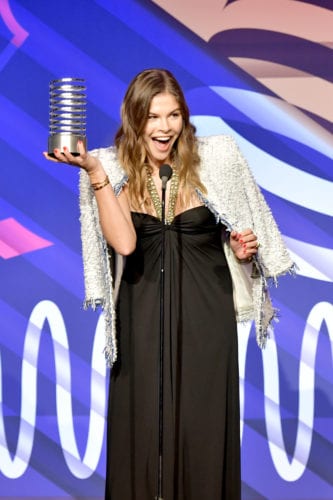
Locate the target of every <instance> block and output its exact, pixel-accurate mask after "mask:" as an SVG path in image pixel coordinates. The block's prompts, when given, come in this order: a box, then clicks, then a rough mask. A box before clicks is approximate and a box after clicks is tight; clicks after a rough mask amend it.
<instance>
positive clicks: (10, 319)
mask: <svg viewBox="0 0 333 500" xmlns="http://www.w3.org/2000/svg"><path fill="white" fill-rule="evenodd" d="M332 42H333V6H332V1H331V0H312V1H310V0H304V1H297V0H230V1H222V0H205V1H200V0H161V1H148V0H144V1H135V0H95V1H94V0H67V1H66V0H20V1H18V0H0V179H1V181H0V293H1V296H0V335H1V338H0V348H1V358H0V359H1V365H0V369H1V377H0V398H1V400H0V405H1V406H0V471H1V472H0V496H1V498H6V499H9V498H12V497H16V498H23V497H30V498H43V499H45V498H57V499H60V498H90V499H93V498H96V499H97V498H101V497H102V495H103V484H104V467H105V408H106V389H107V378H108V373H107V371H106V368H105V363H104V358H103V354H102V349H103V333H102V320H101V319H100V315H99V313H98V312H95V313H93V312H91V311H90V312H86V311H83V308H82V303H83V298H84V296H83V295H84V291H83V279H82V265H81V244H80V233H79V221H78V217H79V211H78V189H77V181H78V172H77V171H76V170H75V169H72V168H71V167H68V166H62V165H55V164H51V163H49V162H47V161H46V160H44V158H43V156H42V151H43V150H45V149H46V145H47V137H48V85H49V81H50V80H52V79H54V78H59V77H64V76H73V77H82V78H85V79H86V81H87V87H88V88H87V93H88V142H89V147H91V148H93V147H97V146H107V145H109V144H110V143H111V142H112V141H113V136H114V133H115V131H116V129H117V125H118V124H119V108H120V103H121V100H122V98H123V96H124V91H125V88H126V87H127V85H128V83H129V81H130V80H131V79H132V77H133V76H134V75H135V74H136V73H137V72H139V71H140V70H142V69H144V68H149V67H166V68H169V69H170V70H171V71H172V72H173V73H174V74H175V75H176V77H177V78H178V79H179V81H180V82H181V84H182V86H183V88H184V90H185V93H186V97H187V99H188V102H189V105H190V108H191V115H192V120H193V123H194V124H195V125H196V126H197V130H198V134H199V135H206V134H220V133H227V134H229V133H230V134H233V135H234V136H235V137H236V139H237V141H238V143H239V146H240V147H241V149H242V151H243V153H244V155H245V156H246V157H247V158H248V160H249V163H250V165H251V168H252V170H253V173H254V175H255V177H256V179H257V181H258V183H259V184H260V186H261V187H262V190H263V193H264V195H265V196H266V199H267V201H268V203H269V204H270V206H271V208H272V210H273V213H274V214H275V217H276V219H277V221H278V224H279V226H280V228H281V231H282V233H283V236H284V239H285V241H286V243H287V245H288V247H289V249H290V252H291V254H292V256H293V258H294V259H295V262H296V263H297V265H298V267H299V273H298V277H297V278H294V277H291V276H289V277H286V278H284V279H283V280H282V281H281V284H280V285H279V286H278V287H277V288H274V286H273V288H272V294H273V298H274V303H275V306H276V307H277V308H278V309H279V314H280V321H279V323H277V324H276V326H275V333H274V335H272V337H271V340H270V341H269V343H268V346H267V349H266V350H265V351H264V352H261V351H260V350H259V349H258V348H257V346H256V343H255V339H254V332H253V331H252V328H251V325H242V326H241V327H240V329H239V339H240V353H239V357H240V375H241V413H242V429H241V431H242V478H243V499H244V500H252V499H253V500H263V499H269V500H284V499H286V500H287V499H288V500H291V499H295V500H296V499H297V500H300V499H304V500H305V499H308V500H310V499H311V500H323V499H330V500H331V499H332V498H333V473H332V463H333V446H332V444H333V411H332V410H333V376H332V373H333V371H332V359H333V357H332V352H333V347H332V346H333V285H332V280H333V258H332V253H333V252H332V247H333V227H332V215H333V183H332V170H333V165H332V157H333V147H332V129H333V127H332V117H333V104H332V95H333V85H332V80H333V69H332V68H333V57H332V47H333V43H332ZM217 182H218V179H217ZM203 500H204V499H203ZM207 500H209V499H207Z"/></svg>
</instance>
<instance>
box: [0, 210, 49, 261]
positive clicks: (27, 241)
mask: <svg viewBox="0 0 333 500" xmlns="http://www.w3.org/2000/svg"><path fill="white" fill-rule="evenodd" d="M51 245H53V243H52V242H51V241H48V240H45V239H44V238H41V237H40V236H37V235H36V234H34V233H33V232H31V231H29V229H26V228H25V227H24V226H22V225H21V224H20V223H19V222H17V221H16V220H15V219H13V218H8V219H4V220H2V221H0V257H2V258H3V259H10V258H12V257H16V256H17V255H21V254H23V253H27V252H33V251H34V250H39V249H41V248H45V247H49V246H51Z"/></svg>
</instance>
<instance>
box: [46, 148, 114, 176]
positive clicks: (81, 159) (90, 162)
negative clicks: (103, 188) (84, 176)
mask: <svg viewBox="0 0 333 500" xmlns="http://www.w3.org/2000/svg"><path fill="white" fill-rule="evenodd" d="M77 152H78V153H79V155H78V156H74V155H72V154H71V153H70V152H69V150H68V148H66V147H64V148H63V150H62V151H61V150H60V149H54V151H53V154H54V157H52V156H50V155H49V154H48V153H47V152H44V153H43V155H44V157H45V158H46V159H47V160H49V161H53V162H56V163H66V164H67V165H73V166H74V167H79V168H83V169H84V170H85V171H86V172H87V173H88V175H89V177H90V182H91V183H95V182H101V181H102V180H103V179H104V178H105V172H104V169H103V166H102V164H101V162H100V160H99V159H98V158H95V157H94V156H91V155H90V154H89V153H87V151H86V150H85V147H84V145H83V142H82V141H78V143H77Z"/></svg>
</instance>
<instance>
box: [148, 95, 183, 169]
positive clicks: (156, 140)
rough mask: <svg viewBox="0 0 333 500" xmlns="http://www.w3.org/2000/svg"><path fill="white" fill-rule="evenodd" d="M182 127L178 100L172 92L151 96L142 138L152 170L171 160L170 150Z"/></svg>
mask: <svg viewBox="0 0 333 500" xmlns="http://www.w3.org/2000/svg"><path fill="white" fill-rule="evenodd" d="M182 128H183V118H182V115H181V112H180V109H179V107H178V102H177V101H176V98H175V97H174V96H173V95H172V94H168V93H165V94H159V95H157V96H155V97H153V99H152V101H151V105H150V109H149V115H148V120H147V125H146V127H145V130H144V134H143V139H144V143H145V147H146V150H147V155H148V158H149V163H150V165H151V166H153V167H154V170H156V169H159V168H160V166H161V165H162V164H163V163H170V162H171V151H172V148H173V146H174V144H175V142H176V140H177V139H178V137H179V134H180V133H181V131H182Z"/></svg>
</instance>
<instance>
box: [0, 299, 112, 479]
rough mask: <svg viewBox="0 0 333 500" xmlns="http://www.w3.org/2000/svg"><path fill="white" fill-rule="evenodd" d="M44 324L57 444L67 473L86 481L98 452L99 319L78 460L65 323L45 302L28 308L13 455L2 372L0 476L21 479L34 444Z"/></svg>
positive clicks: (101, 403)
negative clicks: (51, 361)
mask: <svg viewBox="0 0 333 500" xmlns="http://www.w3.org/2000/svg"><path fill="white" fill-rule="evenodd" d="M45 321H48V323H49V325H50V331H51V336H52V341H53V349H54V359H55V370H56V407H57V418H58V429H59V436H60V444H61V447H62V450H63V453H64V458H65V461H66V463H67V466H68V468H69V469H70V471H71V472H72V474H73V475H74V476H75V477H77V478H79V479H86V478H88V477H89V476H90V475H91V474H93V472H94V471H95V469H96V467H97V465H98V462H99V459H100V454H101V450H102V445H103V438H104V426H105V418H104V417H105V404H106V398H105V392H106V391H105V381H106V365H105V360H104V357H103V355H102V351H103V345H104V344H103V343H104V333H103V332H104V328H103V326H104V325H103V317H102V316H100V318H99V321H98V324H97V328H96V333H95V338H94V345H93V353H92V370H91V382H90V391H91V402H90V422H89V431H88V439H87V445H86V450H85V454H84V457H83V459H81V457H80V454H79V451H78V447H77V442H76V437H75V431H74V419H73V409H72V396H71V365H70V358H69V346H68V339H67V333H66V328H65V324H64V321H63V317H62V314H61V312H60V310H59V309H58V307H57V306H56V305H55V304H54V303H53V302H51V301H48V300H44V301H42V302H39V303H38V304H37V305H36V306H35V308H34V309H33V311H32V313H31V316H30V319H29V323H28V327H27V331H26V336H25V342H24V350H23V362H22V375H21V387H22V393H21V394H22V396H21V421H20V426H19V433H18V442H17V448H16V453H15V456H14V457H13V458H11V455H10V453H9V451H8V446H7V439H6V434H5V428H4V416H3V411H2V400H3V398H2V382H1V381H2V369H1V358H0V369H1V380H0V450H1V463H0V466H1V471H2V473H3V474H4V475H5V476H6V477H8V478H12V479H15V478H18V477H21V476H22V475H23V474H24V472H25V471H26V469H27V467H28V465H29V461H30V457H31V453H32V448H33V442H34V433H35V424H36V408H37V364H38V355H39V346H40V340H41V333H42V329H43V325H44V323H45Z"/></svg>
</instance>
